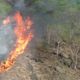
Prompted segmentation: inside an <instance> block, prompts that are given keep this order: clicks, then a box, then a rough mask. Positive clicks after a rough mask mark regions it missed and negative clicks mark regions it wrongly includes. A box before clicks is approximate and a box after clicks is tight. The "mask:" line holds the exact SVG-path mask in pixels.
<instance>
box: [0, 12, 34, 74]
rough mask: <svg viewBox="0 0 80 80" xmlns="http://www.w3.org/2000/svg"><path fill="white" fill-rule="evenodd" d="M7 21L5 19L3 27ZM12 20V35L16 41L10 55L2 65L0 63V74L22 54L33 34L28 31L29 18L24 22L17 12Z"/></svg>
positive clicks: (30, 22)
mask: <svg viewBox="0 0 80 80" xmlns="http://www.w3.org/2000/svg"><path fill="white" fill-rule="evenodd" d="M8 19H9V18H8ZM8 19H6V20H5V21H4V25H5V24H6V21H7V20H8ZM14 20H15V22H16V26H15V28H14V33H15V35H16V37H17V41H16V43H15V45H14V46H15V48H14V49H13V50H12V51H11V52H10V55H9V57H8V58H7V60H6V61H5V62H4V63H3V62H1V64H0V73H1V72H5V71H7V70H9V69H10V68H11V67H12V66H13V64H14V63H15V61H16V58H17V57H18V56H19V55H21V54H22V53H23V52H24V50H25V48H26V47H27V46H28V44H29V42H30V41H31V39H32V37H33V34H32V32H31V31H30V28H31V26H32V21H31V19H30V17H28V18H27V19H26V20H25V21H24V20H23V17H22V16H21V14H20V12H17V13H16V14H15V15H14ZM8 22H10V19H9V20H8ZM28 31H29V32H28ZM27 32H28V33H27Z"/></svg>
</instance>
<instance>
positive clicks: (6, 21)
mask: <svg viewBox="0 0 80 80" xmlns="http://www.w3.org/2000/svg"><path fill="white" fill-rule="evenodd" d="M9 23H10V17H9V16H8V17H7V18H6V19H4V20H3V25H7V24H9Z"/></svg>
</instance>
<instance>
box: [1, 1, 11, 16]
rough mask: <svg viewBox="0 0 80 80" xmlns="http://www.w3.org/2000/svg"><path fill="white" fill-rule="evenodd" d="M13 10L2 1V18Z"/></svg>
mask: <svg viewBox="0 0 80 80" xmlns="http://www.w3.org/2000/svg"><path fill="white" fill-rule="evenodd" d="M10 10H11V6H10V5H9V4H7V3H6V2H5V1H4V0H0V16H2V17H4V16H5V15H6V14H7V13H8V12H9V11H10Z"/></svg>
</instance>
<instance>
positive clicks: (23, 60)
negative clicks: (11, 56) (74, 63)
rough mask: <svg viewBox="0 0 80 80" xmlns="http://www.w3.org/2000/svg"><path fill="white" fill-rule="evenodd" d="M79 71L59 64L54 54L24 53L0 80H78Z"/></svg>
mask: <svg viewBox="0 0 80 80" xmlns="http://www.w3.org/2000/svg"><path fill="white" fill-rule="evenodd" d="M79 76H80V71H78V70H73V69H71V68H69V67H67V66H65V65H64V64H62V63H60V62H59V60H58V59H57V57H56V55H54V54H48V53H46V54H41V55H38V54H36V53H34V51H28V52H27V51H26V52H25V54H23V55H21V56H19V57H18V58H17V61H16V63H15V65H14V66H13V67H12V68H11V69H10V70H9V71H7V72H5V73H1V74H0V80H80V77H79Z"/></svg>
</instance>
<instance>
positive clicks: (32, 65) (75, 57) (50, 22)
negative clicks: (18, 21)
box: [0, 0, 80, 80]
mask: <svg viewBox="0 0 80 80" xmlns="http://www.w3.org/2000/svg"><path fill="white" fill-rule="evenodd" d="M16 11H19V12H20V13H21V15H22V16H23V19H24V20H25V19H26V16H29V17H30V18H31V20H32V22H33V25H32V31H33V35H34V37H33V38H32V40H31V42H30V45H29V48H28V51H27V49H26V50H25V52H24V54H23V55H21V56H20V57H19V58H17V60H16V63H15V64H14V66H13V67H12V68H11V69H10V70H9V71H7V72H5V73H3V74H0V78H1V80H80V0H0V25H1V22H2V20H3V19H4V18H5V17H6V16H12V15H14V14H15V12H16ZM10 26H13V25H12V24H11V25H9V26H8V27H5V28H4V29H2V30H3V31H1V30H0V37H1V38H2V39H1V38H0V51H1V52H0V60H3V62H5V60H6V57H8V56H9V54H6V52H9V51H10V50H11V49H12V47H11V46H12V45H13V44H14V41H15V40H14V39H13V38H14V35H13V30H12V29H11V28H10ZM6 29H7V30H8V29H9V30H10V33H8V34H7V35H5V34H4V32H5V31H6ZM10 41H13V42H12V43H11V44H10ZM5 45H9V47H8V48H9V49H8V50H7V51H4V50H5V48H4V46H5ZM13 75H14V76H13ZM4 76H5V77H4ZM11 76H12V77H11Z"/></svg>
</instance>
